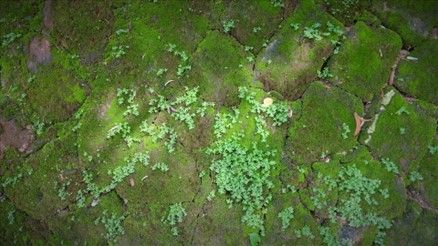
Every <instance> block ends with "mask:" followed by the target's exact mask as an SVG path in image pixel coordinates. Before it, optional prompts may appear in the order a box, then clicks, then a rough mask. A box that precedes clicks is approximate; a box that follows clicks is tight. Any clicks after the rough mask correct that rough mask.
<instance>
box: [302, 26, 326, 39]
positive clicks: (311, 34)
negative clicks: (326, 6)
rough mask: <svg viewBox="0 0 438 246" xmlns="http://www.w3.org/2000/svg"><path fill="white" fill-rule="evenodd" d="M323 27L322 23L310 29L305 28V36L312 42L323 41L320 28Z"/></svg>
mask: <svg viewBox="0 0 438 246" xmlns="http://www.w3.org/2000/svg"><path fill="white" fill-rule="evenodd" d="M320 27H321V24H320V23H314V24H313V25H311V26H309V27H307V26H306V27H304V32H303V36H304V37H305V38H308V39H310V40H315V41H320V40H322V36H321V32H320V30H319V28H320Z"/></svg>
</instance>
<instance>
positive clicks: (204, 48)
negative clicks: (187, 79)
mask: <svg viewBox="0 0 438 246" xmlns="http://www.w3.org/2000/svg"><path fill="white" fill-rule="evenodd" d="M218 44H221V45H220V46H219V45H218ZM247 56H251V55H250V53H248V52H245V50H244V49H243V47H241V46H240V45H239V43H238V42H236V41H235V40H233V39H232V38H231V37H229V36H227V35H225V34H223V33H220V32H218V31H212V32H209V33H208V34H207V36H206V37H205V38H204V39H203V40H202V42H201V43H199V45H198V48H197V50H196V52H195V53H194V55H193V62H194V64H195V65H194V67H193V73H194V75H193V76H196V79H195V80H193V79H192V81H193V82H192V83H196V84H198V83H199V82H200V80H201V81H202V83H199V84H200V86H201V88H200V91H201V97H203V98H206V100H208V101H213V102H215V103H216V104H218V105H223V104H226V105H236V104H237V99H238V97H237V92H238V87H239V86H242V85H250V83H251V82H252V80H253V79H252V71H251V69H250V64H249V62H248V61H247V60H246V57H247Z"/></svg>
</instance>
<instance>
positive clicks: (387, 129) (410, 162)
mask: <svg viewBox="0 0 438 246" xmlns="http://www.w3.org/2000/svg"><path fill="white" fill-rule="evenodd" d="M376 106H378V107H379V109H378V112H377V113H376V114H375V115H372V116H371V117H372V121H371V122H370V124H369V126H368V127H367V129H366V132H365V131H364V134H362V135H361V141H362V142H363V143H364V144H366V145H368V146H369V147H370V150H371V151H372V153H373V155H375V156H376V157H378V158H382V159H386V158H388V159H389V160H390V161H392V162H394V163H396V164H397V166H398V167H399V169H400V172H401V173H402V174H403V175H407V174H408V173H409V172H410V171H411V170H415V169H416V168H417V167H418V165H419V164H420V160H421V159H422V158H423V156H424V155H425V154H426V152H427V146H428V145H429V143H430V142H431V141H432V139H433V137H434V135H435V130H436V119H434V118H432V117H430V116H429V115H428V114H427V113H425V112H422V111H420V110H417V109H416V107H414V105H412V104H410V103H409V102H408V101H406V99H404V98H403V97H402V96H401V94H400V93H398V92H396V90H395V89H394V88H389V89H388V92H386V94H385V95H384V97H383V99H382V100H381V101H380V102H378V105H376ZM388 136H391V137H388Z"/></svg>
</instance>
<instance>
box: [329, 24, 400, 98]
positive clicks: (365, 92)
mask: <svg viewBox="0 0 438 246" xmlns="http://www.w3.org/2000/svg"><path fill="white" fill-rule="evenodd" d="M401 47H402V43H401V40H400V38H399V37H398V35H397V34H396V33H395V32H393V31H391V30H388V29H385V28H382V27H377V28H372V27H369V26H367V25H366V24H365V23H363V22H358V23H356V24H355V25H354V26H353V28H352V30H351V31H350V32H349V33H348V34H347V40H346V41H345V42H344V44H343V45H342V46H341V48H340V49H339V53H338V54H335V55H334V56H333V57H332V59H331V60H330V61H329V70H330V72H331V73H333V74H334V78H333V79H332V80H333V82H334V83H335V84H336V85H338V86H339V87H342V88H344V89H345V90H347V91H349V92H350V93H352V94H354V95H356V96H358V97H360V98H361V99H362V100H363V101H370V100H371V99H372V97H373V96H374V95H378V94H380V93H381V90H382V89H383V87H385V85H386V83H387V81H388V79H389V75H390V70H391V67H392V65H393V64H394V62H395V59H396V57H397V55H398V53H399V50H400V49H401Z"/></svg>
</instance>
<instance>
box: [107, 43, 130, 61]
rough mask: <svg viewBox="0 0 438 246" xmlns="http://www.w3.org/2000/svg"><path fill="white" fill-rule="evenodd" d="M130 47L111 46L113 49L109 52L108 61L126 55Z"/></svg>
mask: <svg viewBox="0 0 438 246" xmlns="http://www.w3.org/2000/svg"><path fill="white" fill-rule="evenodd" d="M128 48H129V46H127V45H116V46H113V47H111V51H110V52H109V56H108V59H107V60H108V61H109V60H112V59H117V58H120V57H122V56H124V55H126V50H127V49H128Z"/></svg>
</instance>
